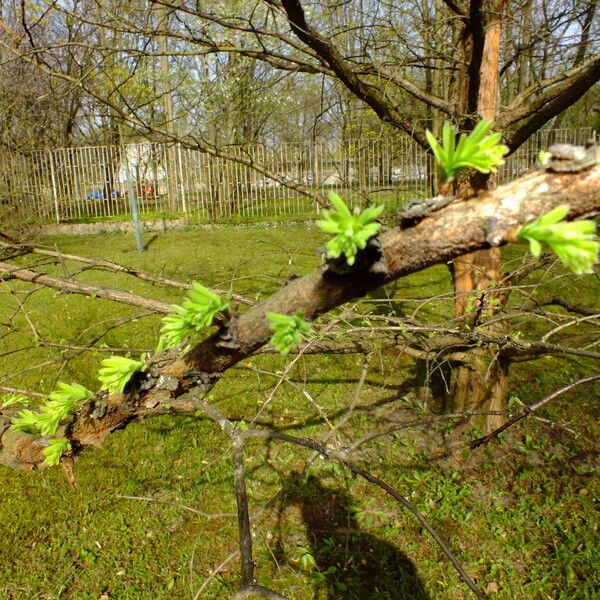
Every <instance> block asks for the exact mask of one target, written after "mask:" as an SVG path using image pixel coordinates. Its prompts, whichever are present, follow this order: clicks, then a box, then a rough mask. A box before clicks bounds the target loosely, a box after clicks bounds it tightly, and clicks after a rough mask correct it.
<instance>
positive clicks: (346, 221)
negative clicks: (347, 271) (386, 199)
mask: <svg viewBox="0 0 600 600" xmlns="http://www.w3.org/2000/svg"><path fill="white" fill-rule="evenodd" d="M329 201H330V202H331V204H332V205H333V209H332V210H326V211H323V220H321V221H317V227H318V228H319V229H321V231H324V232H325V233H330V234H334V235H335V237H333V238H331V239H330V240H329V241H328V242H327V256H328V257H329V258H339V257H340V256H341V255H342V254H343V255H344V256H345V257H346V262H347V263H348V264H349V265H353V264H354V261H355V259H356V253H357V252H358V250H362V249H363V248H364V247H365V246H366V245H367V242H368V241H369V240H370V239H371V238H372V237H373V236H374V235H376V234H377V232H378V231H379V227H380V225H379V223H374V221H375V219H376V218H377V217H378V216H379V215H380V214H381V212H382V211H383V205H381V206H371V207H369V208H365V210H363V211H362V212H361V213H358V212H351V211H350V209H349V208H348V207H347V206H346V203H345V202H344V201H343V200H342V199H341V198H340V197H339V196H338V195H337V194H336V193H334V192H330V193H329Z"/></svg>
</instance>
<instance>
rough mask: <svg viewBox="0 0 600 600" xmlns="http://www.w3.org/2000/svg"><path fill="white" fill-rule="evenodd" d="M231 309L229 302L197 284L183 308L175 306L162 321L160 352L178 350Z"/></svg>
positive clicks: (195, 283)
mask: <svg viewBox="0 0 600 600" xmlns="http://www.w3.org/2000/svg"><path fill="white" fill-rule="evenodd" d="M228 307H229V302H228V301H227V300H224V299H223V298H221V297H220V296H218V295H217V294H215V293H213V292H211V291H210V290H208V289H207V288H205V287H204V286H203V285H201V284H200V283H197V282H193V283H192V289H191V290H190V291H189V292H188V294H187V299H186V300H185V301H184V302H183V304H182V305H181V306H179V305H173V306H172V307H171V313H170V314H169V315H167V316H166V317H165V318H164V319H163V320H162V327H161V330H160V331H161V336H160V341H159V343H158V350H162V349H164V348H176V347H177V346H181V345H182V344H183V342H184V341H185V340H186V339H187V338H189V337H190V336H191V335H193V334H194V333H198V332H200V331H202V330H203V329H206V328H207V327H210V326H211V325H212V324H213V321H214V318H215V316H216V315H217V314H218V313H221V312H223V311H225V310H227V308H228Z"/></svg>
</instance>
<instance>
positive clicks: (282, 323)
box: [267, 310, 310, 355]
mask: <svg viewBox="0 0 600 600" xmlns="http://www.w3.org/2000/svg"><path fill="white" fill-rule="evenodd" d="M267 319H268V320H269V321H270V323H269V329H270V330H271V331H272V332H273V337H272V338H271V344H273V346H275V348H277V350H279V352H281V354H284V355H285V354H287V353H288V352H289V351H290V350H291V349H292V348H293V347H294V346H297V345H298V344H299V343H300V342H301V341H302V337H303V334H305V333H307V332H308V331H310V323H308V322H307V321H305V320H304V311H303V310H299V311H298V312H297V313H296V314H295V315H294V316H292V317H289V316H287V315H281V314H279V313H274V312H268V313H267Z"/></svg>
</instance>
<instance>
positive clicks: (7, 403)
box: [0, 394, 29, 410]
mask: <svg viewBox="0 0 600 600" xmlns="http://www.w3.org/2000/svg"><path fill="white" fill-rule="evenodd" d="M11 406H29V398H27V397H26V396H22V395H20V394H6V395H5V396H2V400H0V410H1V409H4V408H10V407H11Z"/></svg>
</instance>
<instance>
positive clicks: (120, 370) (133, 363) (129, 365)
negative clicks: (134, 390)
mask: <svg viewBox="0 0 600 600" xmlns="http://www.w3.org/2000/svg"><path fill="white" fill-rule="evenodd" d="M100 364H101V365H102V368H101V369H100V371H98V379H99V380H100V382H101V383H102V388H101V389H103V390H107V391H108V392H111V393H115V392H122V391H123V390H124V389H125V386H126V385H127V382H128V381H129V380H130V379H131V376H132V375H133V374H134V373H136V372H137V371H143V370H144V369H145V368H146V363H145V362H144V361H143V360H133V359H131V358H125V357H123V356H111V357H110V358H105V359H104V360H103V361H102V362H101V363H100Z"/></svg>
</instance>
